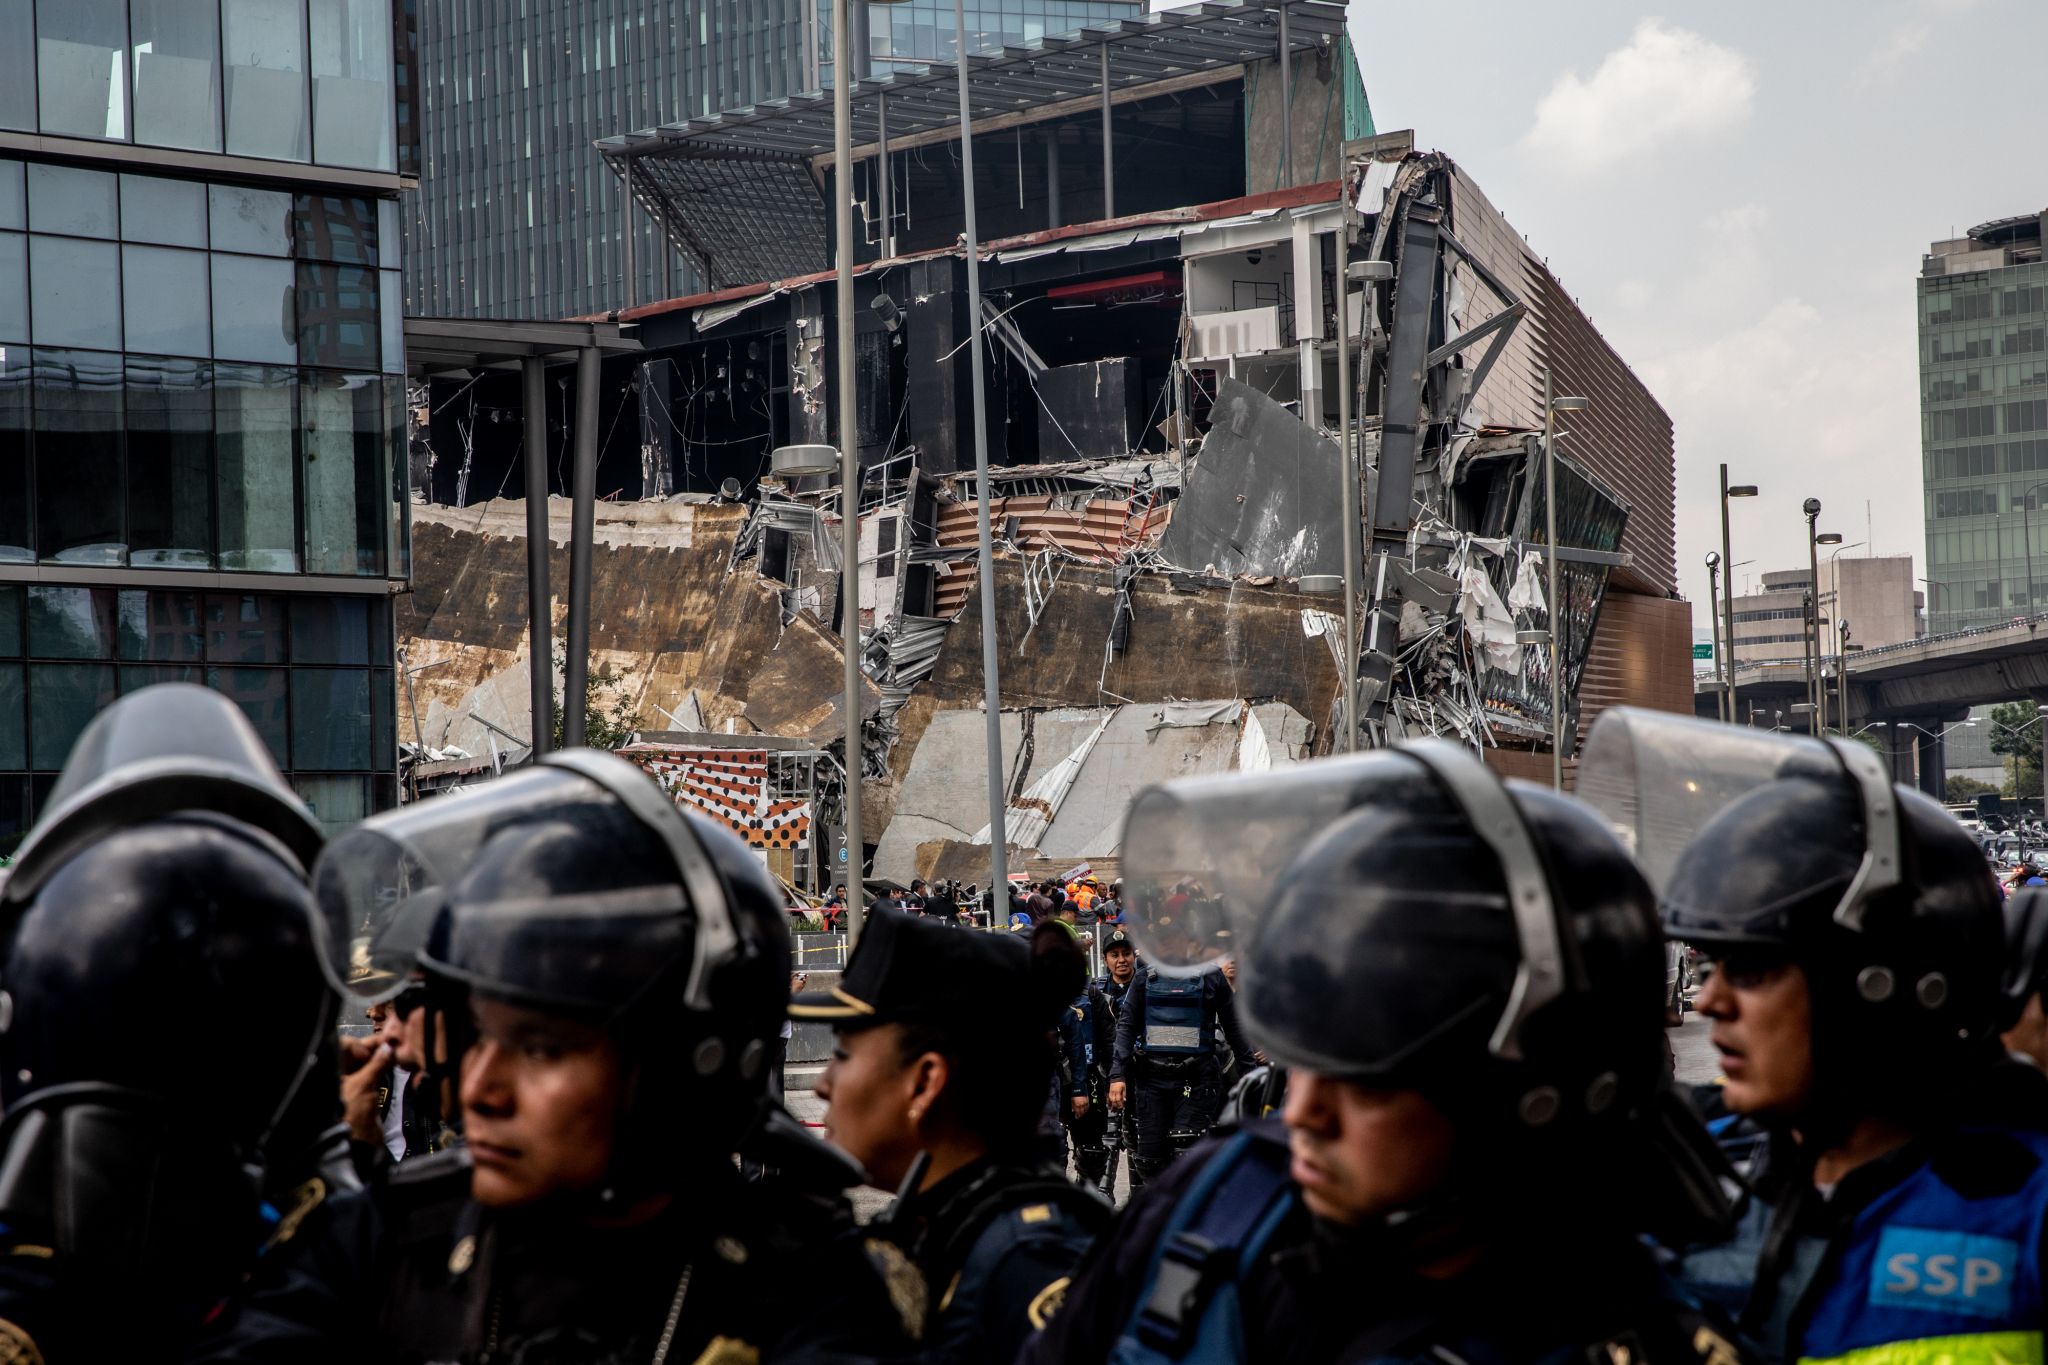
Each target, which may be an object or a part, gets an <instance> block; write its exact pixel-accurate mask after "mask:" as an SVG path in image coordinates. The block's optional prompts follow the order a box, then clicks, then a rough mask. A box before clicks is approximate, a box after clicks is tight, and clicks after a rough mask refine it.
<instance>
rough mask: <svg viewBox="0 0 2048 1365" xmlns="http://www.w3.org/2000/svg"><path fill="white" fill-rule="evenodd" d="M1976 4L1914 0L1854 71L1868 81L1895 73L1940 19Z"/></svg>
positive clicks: (1967, 0) (1922, 44)
mask: <svg viewBox="0 0 2048 1365" xmlns="http://www.w3.org/2000/svg"><path fill="white" fill-rule="evenodd" d="M1976 7H1977V0H1914V3H1913V4H1911V5H1910V6H1909V7H1908V10H1907V13H1906V17H1905V18H1903V19H1901V20H1899V22H1898V23H1896V24H1894V25H1893V26H1892V28H1891V30H1890V31H1889V32H1888V33H1886V34H1885V36H1884V41H1882V42H1880V43H1879V44H1878V45H1877V47H1876V48H1875V49H1874V50H1873V51H1872V52H1871V54H1870V55H1869V56H1868V57H1865V58H1864V59H1863V65H1862V66H1861V67H1860V68H1859V69H1858V71H1857V73H1856V74H1857V76H1858V78H1859V79H1860V80H1861V81H1862V82H1863V83H1864V84H1869V83H1871V82H1873V81H1880V80H1884V79H1886V78H1888V77H1891V76H1893V75H1896V74H1897V72H1898V69H1899V68H1900V67H1901V66H1903V65H1904V64H1905V62H1906V59H1907V58H1909V57H1912V56H1914V55H1915V54H1917V53H1918V52H1919V51H1920V50H1921V49H1922V48H1924V47H1926V46H1927V44H1928V41H1929V40H1930V39H1932V38H1933V37H1934V34H1935V32H1936V30H1937V29H1938V28H1939V26H1940V23H1941V21H1942V20H1943V19H1947V18H1951V17H1953V16H1955V15H1959V14H1965V13H1968V12H1969V11H1970V10H1972V9H1975V8H1976Z"/></svg>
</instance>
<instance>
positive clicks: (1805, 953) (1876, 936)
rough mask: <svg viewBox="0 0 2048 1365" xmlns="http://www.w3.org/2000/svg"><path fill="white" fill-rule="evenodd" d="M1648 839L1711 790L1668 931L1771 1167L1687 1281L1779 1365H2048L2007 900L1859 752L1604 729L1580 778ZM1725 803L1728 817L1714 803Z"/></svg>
mask: <svg viewBox="0 0 2048 1365" xmlns="http://www.w3.org/2000/svg"><path fill="white" fill-rule="evenodd" d="M1610 758H1611V760H1612V766H1613V767H1614V769H1615V770H1616V772H1617V773H1620V774H1624V775H1625V774H1627V773H1637V774H1644V773H1650V772H1653V771H1654V773H1655V776H1654V777H1638V778H1637V779H1636V780H1635V781H1634V782H1633V783H1632V784H1631V783H1629V782H1628V781H1627V779H1626V777H1625V776H1621V777H1615V778H1602V780H1601V782H1600V783H1599V786H1600V788H1601V789H1602V790H1604V791H1612V792H1615V793H1618V795H1617V796H1616V797H1614V798H1613V799H1612V800H1610V801H1609V804H1610V806H1611V807H1612V808H1613V809H1616V810H1624V811H1629V810H1632V811H1635V812H1637V818H1638V820H1639V822H1640V825H1641V828H1642V830H1643V831H1644V834H1643V837H1644V839H1645V840H1646V841H1648V840H1651V839H1654V838H1655V837H1656V836H1657V833H1658V831H1660V830H1669V829H1672V828H1674V826H1675V824H1676V821H1674V820H1672V819H1668V818H1666V816H1667V810H1670V809H1681V810H1682V809H1686V808H1685V807H1684V806H1683V805H1681V804H1680V803H1679V802H1678V801H1675V800H1674V798H1673V794H1672V793H1671V792H1670V791H1669V788H1670V787H1671V786H1672V785H1674V784H1676V783H1679V782H1680V781H1681V779H1682V780H1683V783H1684V784H1685V785H1689V786H1691V787H1693V788H1698V789H1702V790H1701V792H1700V794H1699V795H1698V796H1695V797H1694V798H1693V802H1694V805H1693V807H1692V809H1694V810H1696V811H1697V812H1698V813H1700V814H1701V815H1703V816H1704V817H1705V818H1704V822H1703V824H1701V825H1700V827H1699V828H1698V832H1697V834H1696V835H1695V836H1694V837H1693V838H1692V839H1691V841H1690V842H1689V843H1688V844H1687V845H1685V847H1684V849H1683V852H1682V853H1681V854H1680V855H1678V856H1677V858H1676V860H1675V862H1674V863H1672V865H1671V873H1670V877H1669V879H1668V881H1667V883H1666V885H1665V888H1664V922H1665V926H1666V928H1667V929H1668V930H1669V931H1670V933H1671V934H1672V935H1673V936H1674V937H1678V938H1682V939H1684V940H1686V941H1687V942H1689V943H1692V944H1693V945H1695V946H1696V947H1698V948H1699V949H1700V950H1701V951H1702V952H1704V953H1705V954H1707V955H1708V957H1709V958H1710V959H1712V960H1713V964H1714V965H1713V971H1712V974H1711V975H1710V976H1709V977H1708V978H1707V980H1706V983H1705V985H1704V986H1703V987H1702V988H1701V989H1700V991H1699V994H1698V998H1697V1007H1698V1009H1699V1011H1700V1013H1702V1014H1704V1015H1705V1016H1707V1018H1709V1019H1711V1020H1712V1021H1713V1040H1714V1045H1715V1047H1716V1048H1717V1049H1719V1051H1720V1054H1721V1066H1722V1071H1723V1072H1724V1073H1725V1076H1726V1082H1725V1085H1724V1086H1723V1090H1722V1097H1723V1102H1724V1103H1725V1104H1726V1105H1727V1107H1728V1109H1729V1110H1730V1111H1731V1112H1733V1113H1735V1114H1740V1115H1743V1116H1745V1117H1748V1118H1750V1119H1753V1120H1755V1121H1757V1122H1759V1123H1760V1124H1761V1125H1762V1126H1763V1127H1764V1128H1765V1129H1766V1130H1767V1132H1768V1135H1769V1143H1768V1147H1767V1149H1766V1150H1765V1151H1764V1152H1763V1153H1762V1154H1761V1155H1760V1156H1759V1158H1758V1160H1757V1165H1756V1168H1755V1169H1754V1170H1753V1171H1752V1173H1751V1177H1750V1187H1751V1190H1752V1193H1751V1195H1750V1197H1749V1199H1748V1201H1747V1203H1746V1204H1745V1206H1744V1207H1743V1209H1742V1217H1741V1221H1740V1224H1739V1225H1738V1227H1737V1229H1736V1232H1735V1235H1734V1237H1733V1238H1732V1240H1729V1241H1726V1242H1724V1243H1721V1244H1718V1245H1706V1246H1692V1247H1688V1248H1687V1249H1686V1251H1685V1254H1684V1255H1683V1256H1682V1258H1681V1259H1680V1261H1679V1262H1678V1266H1677V1269H1678V1273H1679V1274H1680V1276H1681V1277H1682V1278H1683V1280H1684V1281H1685V1283H1686V1284H1687V1285H1688V1286H1689V1287H1690V1288H1691V1289H1693V1290H1694V1292H1696V1293H1698V1294H1700V1295H1702V1296H1706V1297H1711V1298H1713V1299H1715V1300H1717V1301H1719V1302H1721V1303H1722V1304H1723V1305H1725V1307H1726V1308H1727V1310H1728V1311H1730V1312H1731V1313H1738V1314H1739V1315H1740V1326H1741V1328H1742V1330H1743V1332H1744V1334H1745V1335H1746V1336H1747V1337H1749V1338H1750V1339H1751V1340H1752V1341H1753V1343H1754V1345H1755V1346H1756V1348H1757V1349H1758V1350H1760V1351H1761V1352H1762V1353H1763V1354H1765V1355H1767V1356H1768V1357H1769V1358H1771V1359H1774V1360H1782V1361H1791V1360H1795V1359H1804V1360H1838V1361H1851V1362H1860V1361H1884V1362H1886V1365H1910V1363H1911V1362H1921V1361H1925V1362H1936V1361H1944V1362H1946V1361H1977V1360H1987V1361H1988V1360H1993V1359H1997V1360H2038V1359H2040V1358H2041V1354H2042V1327H2043V1319H2044V1314H2048V1302H2044V1299H2043V1292H2042V1288H2041V1275H2042V1268H2043V1261H2042V1240H2043V1235H2044V1233H2043V1221H2042V1210H2043V1208H2044V1207H2048V1077H2043V1075H2042V1074H2041V1073H2040V1071H2039V1070H2037V1069H2036V1068H2034V1067H2031V1066H2027V1065H2023V1064H2018V1063H2015V1062H2013V1061H2012V1060H2011V1059H2010V1058H2009V1057H2008V1056H2007V1055H2006V1053H2005V1051H2004V1049H2003V1048H2002V1047H2001V1046H2000V1041H1999V1024H2000V1003H2001V1002H2000V990H1999V982H2000V973H2001V964H2002V961H2003V958H2004V942H2003V932H2002V921H2001V915H2000V905H1999V896H1998V888H1997V887H1996V886H1995V885H1994V884H1993V879H1992V876H1991V874H1990V871H1989V870H1988V869H1987V868H1986V866H1985V864H1984V859H1983V857H1982V856H1981V855H1980V854H1979V853H1978V851H1977V849H1976V847H1975V845H1974V844H1973V843H1972V841H1971V840H1970V837H1969V835H1968V834H1967V833H1966V832H1965V831H1964V830H1963V829H1962V827H1961V826H1960V825H1958V824H1957V823H1956V822H1955V820H1954V819H1953V818H1951V817H1950V816H1949V815H1948V813H1947V812H1946V811H1944V810H1943V809H1942V808H1941V806H1940V805H1939V804H1938V803H1936V802H1935V801H1933V800H1932V799H1930V798H1928V797H1926V796H1924V795H1922V794H1921V793H1920V792H1918V791H1915V790H1913V789H1912V788H1909V787H1904V786H1899V785H1896V784H1894V783H1893V782H1892V781H1891V780H1890V775H1889V773H1888V772H1887V771H1886V768H1885V766H1884V763H1883V761H1882V760H1881V759H1880V758H1879V757H1878V756H1877V755H1876V754H1875V753H1873V752H1872V751H1871V750H1870V749H1868V748H1866V747H1864V746H1863V745H1860V744H1858V743H1856V742H1854V741H1850V740H1828V741H1824V742H1823V741H1818V740H1806V739H1793V738H1788V737H1782V736H1777V735H1749V734H1747V733H1745V732H1743V731H1740V730H1734V729H1733V728H1732V727H1728V726H1717V725H1713V724H1711V723H1708V722H1695V721H1688V720H1679V719H1677V718H1673V717H1650V716H1646V715H1643V714H1641V713H1634V714H1631V713H1627V712H1621V713H1614V712H1610V713H1608V715H1605V716H1603V717H1602V718H1601V720H1600V722H1599V724H1598V725H1597V726H1596V727H1595V729H1594V732H1593V734H1592V735H1591V736H1589V738H1588V743H1587V749H1586V756H1585V760H1584V764H1585V767H1584V768H1582V772H1583V771H1589V770H1596V769H1598V770H1604V769H1605V768H1606V767H1607V766H1608V765H1609V762H1610ZM1717 790H1720V791H1724V792H1725V793H1726V794H1727V796H1726V799H1725V800H1724V801H1722V802H1721V803H1719V804H1718V805H1715V804H1714V803H1712V802H1710V801H1708V800H1707V797H1708V796H1710V795H1712V794H1713V793H1714V792H1715V791H1717Z"/></svg>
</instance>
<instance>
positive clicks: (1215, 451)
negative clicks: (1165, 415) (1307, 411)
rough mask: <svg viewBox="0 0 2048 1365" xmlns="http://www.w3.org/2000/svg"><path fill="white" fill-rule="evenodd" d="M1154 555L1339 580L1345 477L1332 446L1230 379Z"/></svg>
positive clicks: (1233, 570) (1249, 573)
mask: <svg viewBox="0 0 2048 1365" xmlns="http://www.w3.org/2000/svg"><path fill="white" fill-rule="evenodd" d="M1183 479H1184V482H1185V487H1184V488H1183V489H1182V491H1181V496H1180V501H1179V502H1178V503H1177V504H1175V507H1174V514H1173V522H1172V524H1171V525H1169V526H1168V527H1167V528H1166V533H1165V534H1164V535H1163V536H1161V537H1160V541H1159V553H1160V555H1161V556H1162V557H1164V558H1165V559H1166V560H1167V561H1169V562H1170V563H1173V564H1178V565H1180V566H1182V567H1183V568H1188V569H1201V570H1204V571H1206V572H1210V573H1215V574H1220V575H1223V576H1226V577H1239V576H1244V577H1273V578H1302V577H1305V576H1307V575H1310V574H1341V573H1342V572H1343V571H1344V560H1343V551H1342V545H1343V508H1344V498H1343V495H1342V488H1343V479H1342V475H1341V473H1340V466H1339V462H1338V456H1337V443H1336V442H1335V441H1334V440H1332V439H1330V438H1329V437H1327V436H1324V435H1323V434H1322V433H1320V432H1318V431H1315V430H1313V429H1311V428H1310V427H1309V426H1308V425H1307V424H1306V423H1305V422H1303V421H1302V420H1301V419H1300V418H1299V417H1297V416H1295V415H1294V414H1293V413H1292V412H1290V411H1288V410H1287V409H1286V408H1285V407H1282V406H1281V405H1280V404H1278V403H1276V402H1274V401H1273V400H1272V399H1270V398H1268V397H1266V396H1265V395H1264V394H1262V393H1260V392H1259V391H1258V390H1257V389H1255V388H1253V387H1251V386H1250V385H1249V384H1245V383H1243V382H1241V381H1239V380H1236V379H1226V380H1224V381H1223V386H1222V388H1221V390H1220V391H1219V392H1218V394H1217V397H1216V408H1215V413H1214V425H1213V426H1212V427H1211V428H1210V431H1209V435H1208V437H1207V438H1206V439H1205V440H1204V441H1203V443H1202V449H1201V453H1200V454H1199V455H1197V456H1195V457H1194V458H1193V459H1191V460H1190V461H1189V462H1188V466H1187V468H1186V470H1185V471H1184V474H1183Z"/></svg>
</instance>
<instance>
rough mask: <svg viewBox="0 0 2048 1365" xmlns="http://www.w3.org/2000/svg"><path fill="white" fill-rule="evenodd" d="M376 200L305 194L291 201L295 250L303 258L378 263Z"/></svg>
mask: <svg viewBox="0 0 2048 1365" xmlns="http://www.w3.org/2000/svg"><path fill="white" fill-rule="evenodd" d="M376 203H377V201H375V200H373V199H356V198H353V197H350V196H348V195H339V194H302V195H299V196H298V197H297V198H295V199H294V200H293V201H292V254H293V255H294V256H296V257H298V258H299V259H300V260H302V261H334V262H336V263H338V264H341V265H370V266H374V265H377V264H379V263H380V262H379V259H378V257H379V254H380V253H379V245H380V244H379V242H378V230H377V208H376Z"/></svg>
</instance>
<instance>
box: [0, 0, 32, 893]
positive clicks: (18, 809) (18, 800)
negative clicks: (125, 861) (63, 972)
mask: <svg viewBox="0 0 2048 1365" xmlns="http://www.w3.org/2000/svg"><path fill="white" fill-rule="evenodd" d="M5 3H6V0H0V5H4V4H5ZM31 809H32V808H31V806H30V805H29V781H28V780H27V779H24V778H19V777H0V854H6V855H8V856H12V855H13V853H14V851H15V850H16V849H18V848H20V847H21V840H22V836H23V835H25V834H27V833H28V825H29V811H30V810H31Z"/></svg>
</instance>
